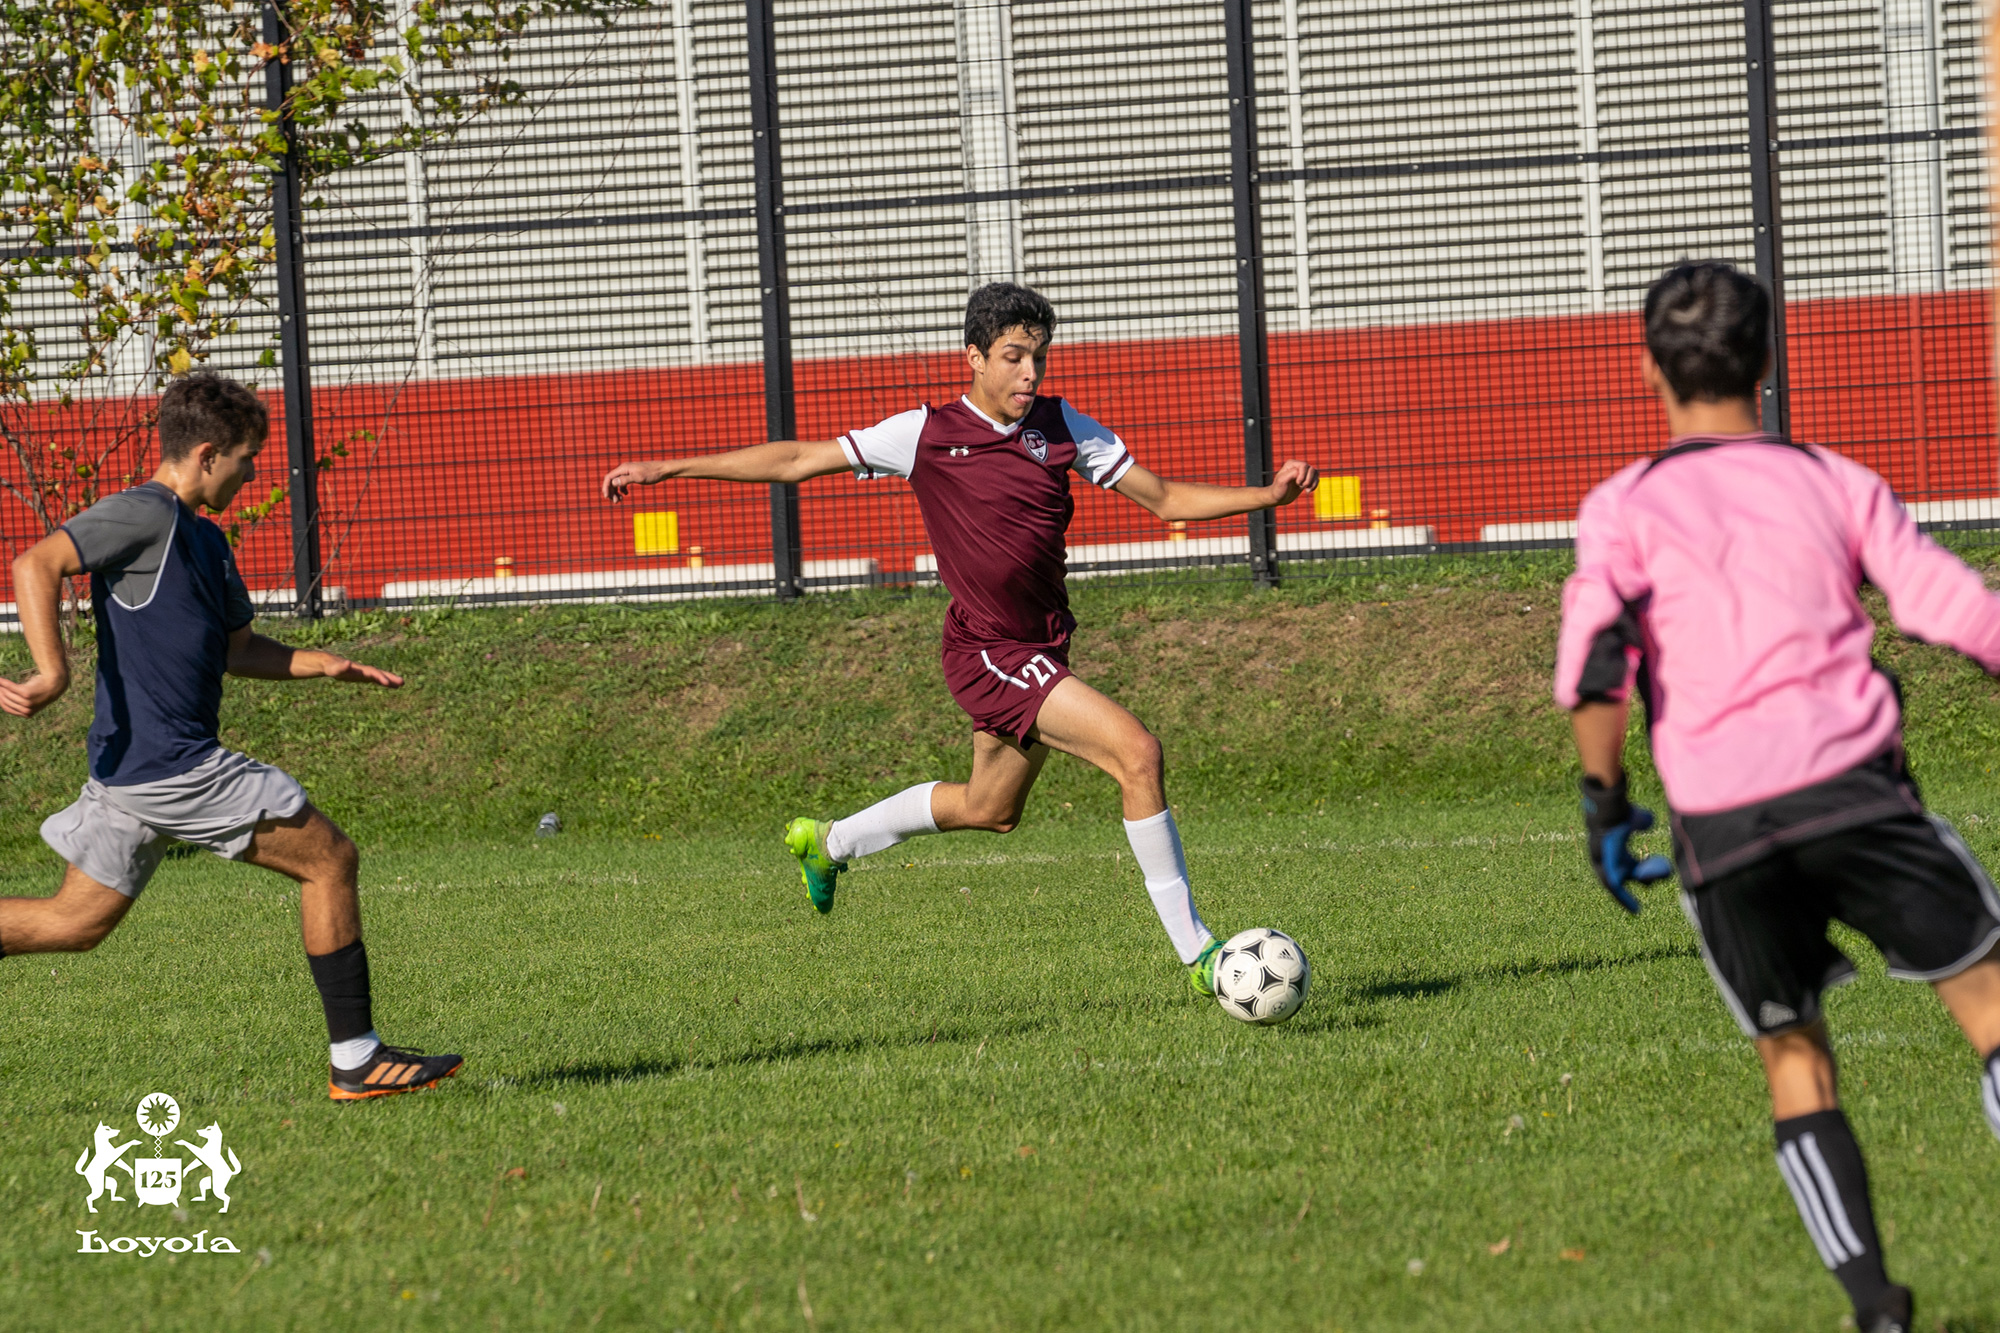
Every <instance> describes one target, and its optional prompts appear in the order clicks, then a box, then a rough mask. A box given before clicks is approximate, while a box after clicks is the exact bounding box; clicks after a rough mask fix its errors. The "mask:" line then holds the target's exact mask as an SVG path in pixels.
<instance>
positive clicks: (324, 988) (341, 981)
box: [306, 940, 375, 1042]
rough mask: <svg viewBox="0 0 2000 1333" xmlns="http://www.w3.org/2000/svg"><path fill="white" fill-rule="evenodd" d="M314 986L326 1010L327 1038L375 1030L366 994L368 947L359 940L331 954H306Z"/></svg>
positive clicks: (344, 1038) (344, 1037) (339, 1038)
mask: <svg viewBox="0 0 2000 1333" xmlns="http://www.w3.org/2000/svg"><path fill="white" fill-rule="evenodd" d="M306 963H307V965H308V966H310V967H311V968H312V974H313V985H315V986H317V987H319V1002H320V1005H321V1007H323V1008H324V1009H325V1010H326V1036H327V1040H328V1041H334V1042H341V1041H351V1040H353V1039H354V1038H356V1037H365V1036H367V1035H368V1034H369V1033H370V1032H373V1031H374V1030H375V1019H374V1017H373V1016H372V1014H371V1013H370V1005H369V994H368V950H367V949H366V948H364V947H363V946H362V943H361V941H360V940H356V941H354V943H352V944H350V945H348V946H347V947H346V948H345V949H335V950H334V951H333V952H332V953H320V954H307V955H306Z"/></svg>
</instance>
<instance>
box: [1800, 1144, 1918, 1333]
mask: <svg viewBox="0 0 2000 1333" xmlns="http://www.w3.org/2000/svg"><path fill="white" fill-rule="evenodd" d="M1774 1128H1776V1130H1777V1135H1778V1170H1779V1171H1780V1172H1781V1173H1783V1175H1784V1177H1785V1184H1786V1185H1787V1186H1789V1187H1790V1189H1791V1191H1792V1200H1793V1202H1795V1203H1797V1204H1798V1206H1799V1217H1800V1218H1801V1219H1802V1220H1803V1221H1804V1222H1805V1224H1806V1234H1807V1235H1809V1236H1811V1237H1812V1242H1813V1247H1814V1248H1815V1249H1817V1250H1818V1251H1819V1257H1820V1258H1821V1259H1822V1260H1824V1261H1825V1263H1826V1266H1827V1267H1828V1268H1830V1269H1832V1270H1833V1275H1834V1276H1835V1277H1837V1278H1839V1279H1840V1285H1841V1286H1843V1287H1845V1288H1847V1298H1848V1299H1849V1300H1851V1301H1853V1302H1854V1312H1855V1314H1856V1315H1857V1316H1858V1317H1857V1319H1856V1321H1855V1322H1856V1323H1858V1324H1860V1325H1861V1326H1862V1327H1863V1328H1866V1327H1867V1326H1868V1323H1867V1319H1868V1316H1871V1315H1873V1314H1875V1313H1877V1312H1878V1311H1879V1310H1881V1308H1882V1306H1883V1304H1884V1302H1885V1301H1886V1300H1887V1299H1888V1298H1889V1296H1890V1295H1891V1290H1892V1289H1891V1287H1890V1285H1889V1275H1888V1274H1887V1273H1885V1272H1884V1271H1883V1270H1882V1243H1881V1241H1880V1240H1879V1239H1877V1238H1876V1235H1875V1210H1874V1209H1873V1208H1872V1207H1870V1206H1869V1203H1868V1167H1867V1164H1866V1163H1865V1162H1863V1161H1862V1160H1861V1145H1860V1144H1858V1143H1856V1142H1855V1141H1854V1131H1853V1130H1851V1129H1849V1128H1848V1126H1847V1116H1846V1115H1845V1114H1843V1113H1842V1112H1841V1111H1840V1110H1838V1109H1837V1108H1836V1109H1835V1110H1832V1111H1815V1112H1813V1113H1812V1114H1811V1115H1801V1116H1794V1117H1792V1118H1791V1119H1790V1120H1780V1121H1778V1122H1776V1125H1775V1126H1774Z"/></svg>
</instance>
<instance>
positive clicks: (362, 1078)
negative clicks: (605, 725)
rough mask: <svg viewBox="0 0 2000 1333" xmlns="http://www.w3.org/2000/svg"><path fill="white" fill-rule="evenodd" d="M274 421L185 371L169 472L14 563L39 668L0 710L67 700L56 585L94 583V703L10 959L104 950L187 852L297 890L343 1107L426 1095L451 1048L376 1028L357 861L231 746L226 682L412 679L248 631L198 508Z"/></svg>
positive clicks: (283, 777) (12, 687) (224, 493)
mask: <svg viewBox="0 0 2000 1333" xmlns="http://www.w3.org/2000/svg"><path fill="white" fill-rule="evenodd" d="M268 429H269V417H268V415H267V414H266V412H265V410H264V406H263V404H262V403H260V402H259V401H258V400H257V396H256V395H255V394H253V393H251V392H250V391H249V390H248V389H246V388H244V387H243V386H242V385H240V384H236V383H234V382H233V381H230V380H226V379H223V378H222V377H220V376H217V375H209V374H199V375H190V376H187V377H185V378H183V379H181V380H179V381H177V382H176V383H175V384H174V385H173V386H172V387H171V388H169V389H168V390H167V392H166V394H165V395H164V396H163V397H162V398H161V400H160V413H159V432H160V469H159V471H158V472H157V473H156V474H155V475H154V477H153V479H152V480H151V481H149V482H146V483H145V484H144V485H141V486H134V487H132V488H131V489H130V490H126V491H121V492H119V493H118V494H117V495H113V496H111V497H109V498H108V499H105V500H101V501H99V502H98V503H97V504H95V505H92V506H91V507H90V508H89V509H87V510H85V511H84V512H83V513H81V514H78V515H77V516H76V517H75V518H73V519H71V520H70V521H69V522H68V523H67V524H65V525H64V526H63V527H62V528H61V529H60V530H58V531H57V532H55V533H52V534H50V535H49V536H48V537H46V538H44V539H43V540H41V541H40V542H38V543H36V544H35V545H34V546H32V547H30V548H29V549H28V550H27V551H26V552H24V553H23V554H22V555H21V556H20V558H19V559H17V560H15V561H14V595H15V597H16V599H17V604H18V606H19V612H20V617H21V629H22V632H23V633H24V634H25V635H26V637H27V640H28V648H29V651H30V652H31V653H32V654H33V655H34V659H35V674H34V675H32V676H30V677H28V678H27V679H26V680H23V681H20V682H18V683H17V682H15V681H11V680H6V679H4V678H0V710H5V711H6V712H8V713H11V714H13V715H14V716H16V717H32V716H33V715H34V714H36V713H38V712H40V711H41V710H42V709H44V708H46V707H48V706H49V705H50V704H51V703H54V702H55V701H56V700H57V699H58V698H60V697H61V695H62V693H63V691H64V690H66V689H67V688H68V687H69V660H68V656H67V654H66V653H65V651H64V647H63V642H62V633H61V630H60V629H59V628H58V626H57V620H56V611H57V606H58V604H59V602H60V600H61V591H62V582H63V580H64V579H65V578H69V577H72V576H74V575H78V574H88V575H90V600H91V610H92V613H93V615H94V616H95V618H96V621H97V707H96V716H95V718H94V720H93V721H92V722H91V726H90V780H89V781H88V782H86V783H85V784H84V787H83V792H82V794H81V795H80V796H79V797H78V798H77V801H76V803H75V804H74V805H72V806H70V807H69V808H68V809H66V810H62V811H60V812H58V813H57V814H55V815H52V816H50V817H49V819H48V820H47V822H45V823H44V824H43V825H42V837H43V839H44V840H45V841H46V842H47V843H48V844H49V845H50V846H51V847H53V848H55V850H56V851H57V852H59V853H61V855H62V857H63V859H64V860H65V861H67V862H68V863H69V868H68V871H67V872H66V873H65V875H64V877H63V882H62V887H61V888H60V889H58V890H57V892H56V894H55V896H54V897H50V898H0V954H23V953H44V952H61V951H79V950H85V949H92V948H95V947H96V946H97V945H98V943H99V942H101V941H102V940H103V939H104V937H105V936H107V935H109V934H110V933H111V931H112V930H113V928H115V927H116V926H117V924H118V923H119V921H120V920H122V919H123V918H124V916H125V913H126V912H127V911H128V910H129V909H130V908H131V906H132V904H133V902H135V901H136V900H137V899H138V897H139V894H140V892H141V891H142V890H143V889H144V888H145V887H146V883H147V881H148V880H149V879H151V878H152V875H153V871H154V870H155V869H156V868H158V866H159V864H160V860H161V858H162V857H163V856H164V855H165V854H166V851H167V849H168V847H169V846H171V845H172V844H173V843H174V842H175V841H177V840H178V841H182V842H189V843H193V844H195V845H197V846H201V847H206V848H208V849H209V850H210V851H213V852H215V853H216V854H217V855H220V856H226V857H229V858H230V859H232V860H241V861H248V862H250V863H251V864H252V865H259V866H264V867H266V868H268V869H271V870H275V871H277V872H279V873H280V874H283V875H287V876H289V877H291V878H292V879H295V880H297V881H298V882H299V916H300V921H301V926H302V929H303V932H304V935H305V946H306V954H307V962H308V963H309V964H310V965H311V968H312V973H313V980H314V982H315V983H317V985H318V986H319V991H320V998H321V1001H322V1004H323V1007H324V1008H325V1011H326V1020H327V1033H328V1038H329V1044H330V1056H331V1062H332V1072H331V1074H330V1075H329V1080H328V1092H329V1094H330V1095H331V1096H332V1097H334V1098H335V1099H336V1100H352V1099H359V1098H366V1097H379V1096H384V1095H387V1094H390V1093H396V1092H408V1091H411V1090H412V1089H415V1088H420V1087H429V1086H431V1085H433V1084H435V1083H436V1082H437V1081H438V1080H439V1079H442V1078H446V1077H448V1076H450V1075H452V1074H455V1073H457V1072H458V1068H459V1065H460V1063H461V1061H460V1060H459V1057H458V1056H456V1055H432V1056H426V1055H423V1054H422V1053H420V1052H415V1051H405V1050H398V1049H396V1048H395V1047H391V1046H389V1045H387V1044H385V1043H383V1042H382V1041H381V1040H379V1039H378V1038H377V1037H376V1035H375V1025H374V1020H373V1017H372V1014H371V1011H370V994H369V985H368V955H367V951H366V950H365V949H364V948H363V946H362V943H361V905H360V898H359V894H358V892H357V890H356V885H355V875H356V871H357V869H358V866H359V857H358V855H357V853H356V852H355V848H354V844H353V843H352V842H351V841H349V840H348V838H347V835H346V834H344V833H342V832H341V831H340V830H339V829H338V828H336V827H335V826H334V824H333V821H331V820H329V819H328V818H327V817H326V816H325V815H323V814H321V813H320V812H319V811H318V810H316V809H314V808H313V806H312V804H311V803H310V802H309V801H307V799H306V794H305V791H304V789H303V788H301V787H300V786H299V784H298V783H297V782H296V781H294V780H293V779H292V778H291V776H290V775H289V774H286V773H284V772H282V771H281V770H279V769H276V768H272V767H271V766H270V765H268V764H260V763H258V762H257V761H256V760H254V759H251V758H249V757H248V756H246V755H241V754H237V753H235V752H234V751H231V750H227V749H224V748H223V746H222V742H221V740H220V739H219V738H218V736H217V734H216V733H217V727H218V722H219V714H220V712H221V708H222V678H223V676H224V674H225V673H226V674H229V675H235V676H253V677H257V678H260V679H264V680H303V679H310V678H313V677H322V676H323V677H329V678H331V679H334V680H345V681H354V682H357V683H361V684H369V685H380V686H384V687H386V688H389V689H394V688H396V687H397V686H399V685H401V684H402V683H403V682H402V678H401V677H399V676H395V675H392V674H390V673H389V672H387V671H381V670H378V669H376V668H375V667H371V666H363V665H361V664H360V663H358V662H350V661H349V660H347V659H346V658H344V657H341V656H338V655H337V654H334V653H326V652H314V651H305V650H300V649H294V648H288V647H286V646H285V645H284V644H282V643H278V642H277V641H275V640H273V639H267V638H265V637H264V636H263V635H261V634H258V633H256V632H254V631H253V630H252V629H251V627H250V622H251V621H252V619H254V617H255V615H256V611H255V608H254V607H253V606H252V605H251V602H250V594H249V592H248V591H247V590H246V589H245V588H244V586H243V579H242V577H241V576H240V575H239V574H238V573H237V571H236V562H235V560H234V559H233V558H232V556H231V554H230V550H229V542H228V539H227V538H225V537H224V536H223V535H222V531H221V529H219V528H217V527H216V526H215V524H214V523H212V522H210V521H209V520H208V519H205V518H203V517H201V515H200V513H199V512H198V510H200V509H203V508H206V509H209V510H213V511H216V512H220V511H221V510H223V509H225V508H227V507H228V505H229V502H230V500H231V499H232V498H234V497H235V495H236V492H237V491H238V490H239V489H241V487H242V486H243V484H244V483H245V482H247V481H249V480H250V479H251V478H252V477H254V476H255V475H256V473H257V455H258V453H259V452H260V451H261V450H262V449H263V447H264V438H265V435H266V433H267V431H268Z"/></svg>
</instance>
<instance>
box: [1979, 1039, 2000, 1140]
mask: <svg viewBox="0 0 2000 1333" xmlns="http://www.w3.org/2000/svg"><path fill="white" fill-rule="evenodd" d="M1979 1100H1980V1101H1981V1102H1983V1103H1984V1104H1985V1106H1986V1124H1987V1127H1988V1128H1990V1129H1991V1130H1992V1131H1993V1136H1994V1137H1995V1138H2000V1050H1996V1051H1994V1052H1993V1053H1992V1054H1991V1055H1989V1056H1987V1057H1986V1072H1985V1073H1984V1074H1981V1075H1980V1076H1979Z"/></svg>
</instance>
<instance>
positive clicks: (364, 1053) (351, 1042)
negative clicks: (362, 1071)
mask: <svg viewBox="0 0 2000 1333" xmlns="http://www.w3.org/2000/svg"><path fill="white" fill-rule="evenodd" d="M381 1044H382V1039H381V1038H380V1037H378V1036H376V1035H375V1029H373V1028H370V1029H368V1031H367V1032H365V1033H363V1034H362V1035H361V1036H359V1037H350V1038H348V1039H347V1040H346V1041H336V1042H334V1043H332V1044H331V1045H330V1046H329V1047H328V1049H329V1050H330V1051H331V1052H332V1053H333V1067H334V1068H335V1069H359V1068H361V1066H363V1065H365V1064H367V1063H368V1057H370V1056H371V1055H373V1054H375V1048H376V1047H377V1046H380V1045H381Z"/></svg>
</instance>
